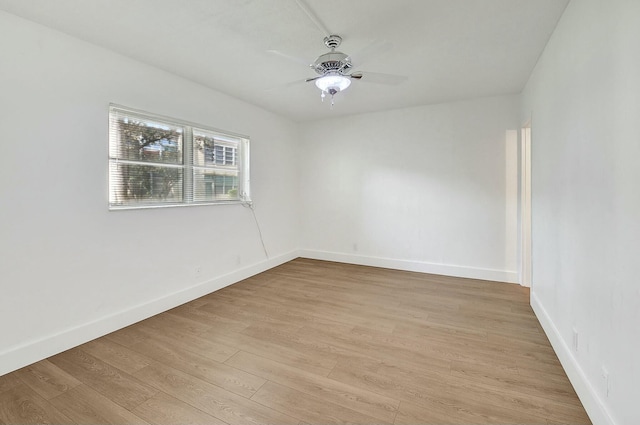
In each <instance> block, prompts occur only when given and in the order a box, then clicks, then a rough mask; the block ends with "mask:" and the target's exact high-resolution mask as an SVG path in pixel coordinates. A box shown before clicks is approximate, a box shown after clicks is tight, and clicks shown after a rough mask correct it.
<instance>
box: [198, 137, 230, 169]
mask: <svg viewBox="0 0 640 425" xmlns="http://www.w3.org/2000/svg"><path fill="white" fill-rule="evenodd" d="M237 150H238V141H237V140H236V141H234V140H232V139H228V140H227V139H226V138H222V137H220V136H218V135H216V134H213V133H211V132H208V131H204V130H199V129H193V165H195V166H200V167H202V166H204V167H214V166H218V165H223V166H235V165H236V159H235V158H236V155H237Z"/></svg>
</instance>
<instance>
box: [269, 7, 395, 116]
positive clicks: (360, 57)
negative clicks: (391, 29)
mask: <svg viewBox="0 0 640 425" xmlns="http://www.w3.org/2000/svg"><path fill="white" fill-rule="evenodd" d="M296 3H297V4H298V6H299V7H300V8H301V9H302V11H303V12H304V13H305V14H306V15H307V16H308V17H309V19H310V20H311V21H312V22H313V23H314V24H315V25H316V26H317V27H318V29H320V31H322V32H323V33H324V34H325V37H324V45H325V46H326V47H327V48H329V49H330V51H329V52H328V53H324V54H322V55H320V56H318V57H317V58H316V60H315V61H313V62H312V63H311V64H308V66H309V67H311V68H312V69H313V70H314V71H315V72H316V74H318V75H317V76H315V77H311V78H306V79H304V80H302V81H295V82H294V84H295V83H298V82H307V83H309V82H311V81H313V82H314V83H315V85H316V87H318V88H319V89H320V91H321V94H320V97H321V99H322V100H323V101H324V99H325V97H326V96H327V95H329V96H331V106H333V97H334V95H336V94H337V93H339V92H341V91H344V90H346V89H347V88H348V87H349V86H350V85H351V81H352V80H362V81H366V82H370V83H377V84H388V85H396V84H400V83H402V82H403V81H405V80H406V79H407V77H405V76H401V75H393V74H382V73H378V72H368V71H354V68H355V67H356V66H360V65H362V63H364V61H365V60H366V59H367V57H368V56H370V55H372V54H375V53H381V52H382V51H385V50H387V49H389V48H390V47H391V44H390V43H388V42H382V41H375V42H373V43H372V44H370V45H369V46H367V47H365V48H364V49H362V50H361V51H360V52H359V53H358V54H356V55H353V56H351V55H347V54H345V53H342V52H340V51H337V50H336V49H337V48H338V47H339V46H340V44H341V43H342V37H340V36H339V35H336V34H332V33H331V32H329V30H327V28H326V26H325V25H324V24H323V23H322V21H320V19H319V18H318V17H317V16H316V15H315V14H314V13H313V11H312V10H311V8H309V6H308V5H307V4H306V3H305V2H304V1H303V0H296ZM269 52H270V53H274V54H277V55H280V56H283V57H286V58H288V59H293V60H295V61H296V62H299V63H300V62H302V63H304V62H305V61H304V60H300V59H298V58H295V57H292V56H290V55H287V54H284V53H281V52H279V51H277V50H269Z"/></svg>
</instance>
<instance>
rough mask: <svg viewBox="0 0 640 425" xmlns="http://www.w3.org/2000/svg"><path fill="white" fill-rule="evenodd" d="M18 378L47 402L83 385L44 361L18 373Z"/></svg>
mask: <svg viewBox="0 0 640 425" xmlns="http://www.w3.org/2000/svg"><path fill="white" fill-rule="evenodd" d="M16 374H17V376H18V377H19V378H20V379H21V380H22V381H23V382H24V383H25V384H27V386H29V387H30V388H31V389H32V390H34V391H35V392H36V393H38V394H39V395H40V396H41V397H42V398H44V399H45V400H49V399H51V398H53V397H56V396H58V395H60V394H62V393H64V392H66V391H68V390H70V389H71V388H74V387H77V386H78V385H80V384H81V382H80V381H78V380H77V379H76V378H74V377H73V376H71V375H69V374H68V373H67V372H65V371H63V370H62V369H60V368H59V367H57V366H55V365H54V364H52V363H51V362H49V361H48V360H42V361H40V362H38V363H34V364H32V365H30V366H27V367H24V368H22V369H20V370H18V371H17V372H16Z"/></svg>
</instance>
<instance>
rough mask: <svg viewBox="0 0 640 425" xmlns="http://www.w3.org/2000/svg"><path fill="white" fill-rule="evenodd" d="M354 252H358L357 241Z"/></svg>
mask: <svg viewBox="0 0 640 425" xmlns="http://www.w3.org/2000/svg"><path fill="white" fill-rule="evenodd" d="M353 252H358V244H357V243H354V244H353Z"/></svg>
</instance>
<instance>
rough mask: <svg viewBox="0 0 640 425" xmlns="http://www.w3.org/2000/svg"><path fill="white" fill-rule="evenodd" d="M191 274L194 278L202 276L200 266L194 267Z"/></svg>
mask: <svg viewBox="0 0 640 425" xmlns="http://www.w3.org/2000/svg"><path fill="white" fill-rule="evenodd" d="M193 274H194V275H195V276H196V277H199V276H200V275H201V274H202V266H196V267H195V268H194V269H193Z"/></svg>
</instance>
